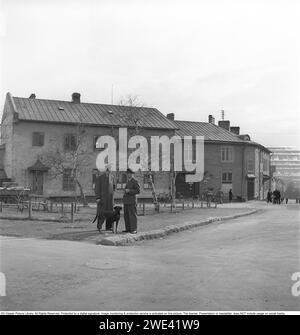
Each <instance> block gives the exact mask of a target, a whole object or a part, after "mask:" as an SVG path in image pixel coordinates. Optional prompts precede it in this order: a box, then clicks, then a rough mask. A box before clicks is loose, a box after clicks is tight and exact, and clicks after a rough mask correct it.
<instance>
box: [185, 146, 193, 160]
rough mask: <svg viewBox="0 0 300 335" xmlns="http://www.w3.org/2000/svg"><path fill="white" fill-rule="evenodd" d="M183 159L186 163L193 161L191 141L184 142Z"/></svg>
mask: <svg viewBox="0 0 300 335" xmlns="http://www.w3.org/2000/svg"><path fill="white" fill-rule="evenodd" d="M184 161H185V162H188V163H191V162H193V144H192V143H185V144H184Z"/></svg>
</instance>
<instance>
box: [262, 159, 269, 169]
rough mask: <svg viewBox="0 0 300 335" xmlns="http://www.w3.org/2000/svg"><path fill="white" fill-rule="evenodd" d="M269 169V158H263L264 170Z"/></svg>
mask: <svg viewBox="0 0 300 335" xmlns="http://www.w3.org/2000/svg"><path fill="white" fill-rule="evenodd" d="M268 171H269V160H268V159H267V158H264V159H263V172H268Z"/></svg>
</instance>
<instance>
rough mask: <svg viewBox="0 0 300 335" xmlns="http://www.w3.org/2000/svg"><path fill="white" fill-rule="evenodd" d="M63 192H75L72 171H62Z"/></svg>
mask: <svg viewBox="0 0 300 335" xmlns="http://www.w3.org/2000/svg"><path fill="white" fill-rule="evenodd" d="M63 190H64V191H75V180H74V178H73V177H72V169H64V173H63Z"/></svg>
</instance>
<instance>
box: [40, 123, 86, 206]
mask: <svg viewBox="0 0 300 335" xmlns="http://www.w3.org/2000/svg"><path fill="white" fill-rule="evenodd" d="M71 135H72V138H71V142H70V143H69V146H68V147H67V148H66V143H64V146H61V145H60V146H59V145H56V146H55V147H53V148H52V149H50V150H49V151H48V152H46V153H44V154H43V155H42V156H41V157H40V158H41V160H42V161H43V163H44V164H46V165H47V166H49V167H50V168H51V170H50V175H51V178H53V179H56V178H57V177H60V178H62V177H63V176H64V174H65V173H66V169H70V177H71V178H72V180H73V181H74V183H75V193H74V196H75V198H76V197H77V193H76V186H77V187H78V188H79V192H80V198H81V201H82V203H83V205H85V206H86V205H88V202H87V200H86V196H85V193H84V189H83V186H82V180H81V178H82V176H83V175H85V174H86V169H87V168H88V167H89V160H88V159H87V158H88V157H89V153H88V152H87V151H86V145H85V139H86V126H85V124H84V123H83V122H82V120H81V119H80V117H79V120H78V123H77V124H76V125H75V127H74V132H73V133H72V134H71Z"/></svg>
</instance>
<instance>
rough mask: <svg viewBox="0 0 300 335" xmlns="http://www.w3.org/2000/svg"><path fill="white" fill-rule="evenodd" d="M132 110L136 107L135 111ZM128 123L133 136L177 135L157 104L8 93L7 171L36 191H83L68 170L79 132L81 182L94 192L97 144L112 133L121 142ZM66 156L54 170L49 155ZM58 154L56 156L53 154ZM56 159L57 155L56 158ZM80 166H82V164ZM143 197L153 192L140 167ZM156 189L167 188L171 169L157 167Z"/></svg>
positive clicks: (120, 184) (121, 183)
mask: <svg viewBox="0 0 300 335" xmlns="http://www.w3.org/2000/svg"><path fill="white" fill-rule="evenodd" d="M132 111H133V112H132ZM130 113H133V114H134V116H135V117H136V118H137V117H138V118H139V120H140V125H139V127H138V130H136V126H135V125H134V124H133V123H134V122H135V121H134V119H133V118H129V117H128V115H131V114H130ZM120 127H125V128H127V129H128V133H129V135H130V134H131V135H132V134H136V132H137V131H138V133H139V134H140V135H143V136H145V137H146V138H150V136H153V135H156V136H161V135H167V136H173V135H174V133H175V129H176V125H175V124H174V123H173V122H171V121H170V120H168V119H167V118H166V117H165V116H164V115H163V114H162V113H160V112H159V111H158V110H157V109H155V108H139V107H128V106H116V105H103V104H87V103H82V102H80V100H79V101H78V100H77V101H76V100H74V97H73V98H72V101H70V102H67V101H56V100H43V99H35V98H17V97H12V96H11V94H9V93H8V94H7V97H6V101H5V106H4V113H3V116H2V134H1V137H2V143H1V148H2V150H1V152H2V158H3V163H2V165H3V170H4V171H5V176H6V177H7V178H9V179H10V180H11V181H12V182H15V183H17V184H18V185H22V186H29V187H30V188H31V190H32V192H33V193H34V194H37V195H44V196H45V197H50V196H51V197H55V196H60V197H73V196H75V195H77V196H78V195H80V190H79V187H78V185H76V183H74V180H72V177H71V175H70V170H71V168H72V166H70V160H68V159H67V156H68V155H70V154H72V153H74V151H72V146H76V144H77V143H76V141H77V139H78V138H79V137H78V132H84V135H83V136H80V139H81V144H80V145H81V149H80V151H81V154H82V157H84V164H83V165H82V168H81V170H82V171H81V173H80V176H79V178H78V179H79V180H80V184H81V185H82V187H83V191H84V193H85V195H87V196H93V195H94V182H95V178H96V175H97V174H98V170H97V167H96V159H97V156H98V154H99V152H100V150H101V149H98V148H96V140H97V138H99V137H100V136H105V135H109V136H113V137H115V138H116V142H118V138H117V137H118V129H119V128H120ZM56 151H57V152H58V156H63V157H64V156H65V157H66V160H65V162H63V165H64V169H65V171H59V172H60V173H56V171H53V170H54V165H55V164H56V162H54V163H53V164H47V159H46V160H45V157H46V158H47V155H48V154H49V153H50V154H51V157H52V156H53V154H55V152H56ZM54 156H55V155H54ZM52 161H53V160H52ZM79 169H80V167H79ZM136 178H137V179H138V180H139V183H140V185H141V195H140V196H142V197H152V191H151V189H150V188H149V184H148V182H147V178H146V176H145V173H143V172H137V174H136ZM115 180H116V187H117V190H116V197H122V195H123V193H124V187H125V184H126V174H125V173H119V174H117V175H115ZM154 184H155V186H156V191H157V193H166V192H169V185H170V174H169V173H167V172H158V173H156V174H155V177H154Z"/></svg>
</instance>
